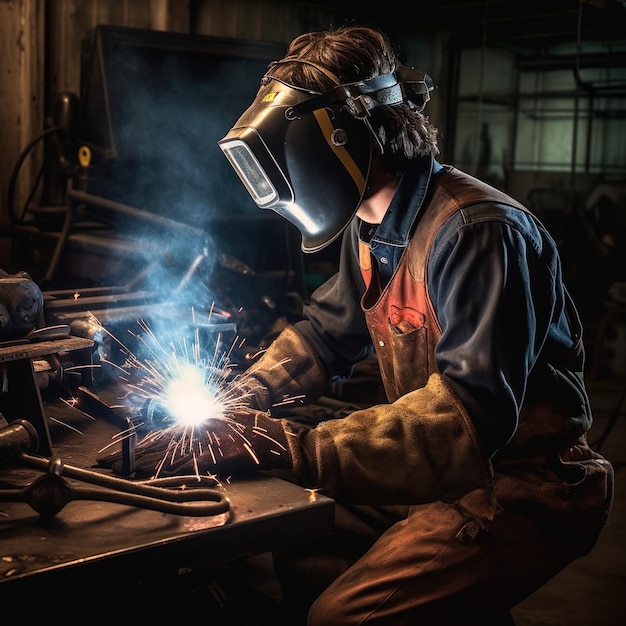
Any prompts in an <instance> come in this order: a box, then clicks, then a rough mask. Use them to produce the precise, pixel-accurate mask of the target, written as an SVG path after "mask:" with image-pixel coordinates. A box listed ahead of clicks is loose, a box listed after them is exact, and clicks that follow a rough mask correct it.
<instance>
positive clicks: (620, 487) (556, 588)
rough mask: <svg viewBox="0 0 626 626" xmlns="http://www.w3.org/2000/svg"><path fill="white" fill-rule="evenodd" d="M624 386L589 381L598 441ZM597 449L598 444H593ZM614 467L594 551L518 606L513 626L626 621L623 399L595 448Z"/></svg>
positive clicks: (593, 436) (613, 625) (616, 625)
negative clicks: (606, 512) (608, 503)
mask: <svg viewBox="0 0 626 626" xmlns="http://www.w3.org/2000/svg"><path fill="white" fill-rule="evenodd" d="M624 384H625V382H622V381H620V382H614V381H605V380H597V381H591V382H589V383H588V389H589V396H590V399H591V403H592V407H593V411H594V417H595V422H594V427H593V429H592V430H591V433H590V437H589V441H590V442H592V443H594V442H596V441H598V440H599V439H600V438H601V437H602V436H603V435H604V433H605V430H606V427H607V424H608V423H609V420H611V417H612V415H613V414H614V413H615V412H616V409H617V407H620V398H621V393H622V390H623V388H624V387H623V385H624ZM595 448H596V449H598V447H597V446H595ZM599 451H600V452H601V453H602V454H603V455H604V456H605V457H606V458H607V459H608V460H609V461H611V463H612V464H613V466H614V469H615V499H614V502H613V508H612V510H611V514H610V517H609V521H608V524H607V526H606V527H605V529H604V532H603V533H602V535H601V536H600V539H599V541H598V543H597V544H596V546H595V547H594V549H593V550H592V551H591V552H590V554H589V555H587V556H586V557H584V558H582V559H579V560H578V561H576V562H574V563H572V564H571V565H570V566H569V567H568V568H566V569H565V570H563V571H562V572H561V573H560V574H559V575H558V576H556V577H555V578H553V579H552V580H551V581H550V582H549V583H548V584H546V585H545V586H544V587H543V588H542V589H540V590H539V591H537V592H536V593H535V594H533V595H532V596H531V597H529V598H528V599H526V600H525V601H524V602H522V603H521V604H520V605H518V606H517V607H516V608H515V609H514V611H513V616H514V618H515V624H516V626H621V625H622V624H624V623H626V480H625V478H624V473H625V472H626V469H624V464H625V463H626V400H625V401H624V402H623V403H621V408H620V410H619V413H618V417H617V418H616V419H615V422H614V425H613V426H612V428H611V429H610V431H609V433H608V436H606V438H605V441H604V444H603V445H602V446H601V447H600V450H599Z"/></svg>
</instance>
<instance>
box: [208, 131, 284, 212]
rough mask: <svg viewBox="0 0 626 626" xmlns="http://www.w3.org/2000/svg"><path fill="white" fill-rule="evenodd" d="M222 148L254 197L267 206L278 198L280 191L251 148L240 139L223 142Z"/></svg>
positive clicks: (256, 200) (259, 203) (260, 204)
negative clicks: (277, 190) (278, 191)
mask: <svg viewBox="0 0 626 626" xmlns="http://www.w3.org/2000/svg"><path fill="white" fill-rule="evenodd" d="M220 148H221V149H222V151H223V152H224V154H225V155H226V158H227V159H228V160H229V161H230V164H231V165H232V166H233V168H234V170H235V171H236V172H237V174H238V176H239V178H241V181H242V182H243V184H244V185H245V187H246V189H247V190H248V193H249V194H250V195H251V196H252V199H253V200H254V201H255V202H256V203H257V204H258V205H259V206H260V207H262V206H265V205H266V204H269V203H270V202H273V201H274V200H276V199H277V198H278V193H277V192H276V189H275V188H274V185H272V183H271V181H270V179H269V178H268V177H267V175H266V174H265V171H264V170H263V168H262V167H261V165H260V163H259V162H258V161H257V159H256V157H255V156H254V154H252V152H251V150H250V148H249V147H248V146H247V145H246V144H245V143H244V142H243V141H240V140H238V139H236V140H233V141H229V142H225V143H221V144H220Z"/></svg>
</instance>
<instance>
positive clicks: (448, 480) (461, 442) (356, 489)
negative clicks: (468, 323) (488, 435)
mask: <svg viewBox="0 0 626 626" xmlns="http://www.w3.org/2000/svg"><path fill="white" fill-rule="evenodd" d="M288 441H289V445H290V447H291V456H292V459H293V468H294V469H293V471H294V475H295V476H296V479H297V480H298V482H299V483H300V484H303V485H304V486H306V487H312V488H318V489H319V490H320V492H321V493H324V494H325V495H329V496H331V497H334V498H339V499H342V500H343V501H348V502H352V503H356V504H359V503H369V504H372V503H375V504H392V503H395V504H398V503H400V504H417V503H420V502H430V501H433V500H437V499H442V500H453V499H454V498H457V497H459V496H460V495H462V494H464V493H467V492H468V491H470V490H472V489H475V488H478V487H481V486H485V485H487V484H489V483H490V482H491V480H492V470H491V464H490V463H489V460H488V458H487V456H486V455H485V453H484V451H483V449H482V446H481V444H480V442H479V438H478V435H477V433H476V430H475V428H474V426H473V424H472V422H471V420H470V419H469V417H468V415H467V413H466V411H465V409H464V407H463V406H462V405H461V403H460V402H459V401H458V399H457V398H456V397H455V396H454V394H453V393H452V392H451V391H450V390H449V389H448V387H447V386H446V385H445V383H444V382H443V379H442V378H441V377H440V376H439V375H433V376H431V378H430V379H429V382H428V384H427V385H426V387H424V388H422V389H418V390H416V391H413V392H411V393H409V394H406V395H405V396H403V397H402V398H400V399H399V400H397V401H396V402H394V403H391V404H384V405H377V406H374V407H370V408H367V409H363V410H359V411H355V412H354V413H352V414H350V415H349V416H348V417H346V418H343V419H341V420H329V421H328V422H324V423H322V424H320V425H319V426H318V427H317V428H315V429H312V430H309V431H301V432H300V433H299V434H298V435H297V437H294V436H293V435H292V437H290V438H288ZM451 442H452V445H451Z"/></svg>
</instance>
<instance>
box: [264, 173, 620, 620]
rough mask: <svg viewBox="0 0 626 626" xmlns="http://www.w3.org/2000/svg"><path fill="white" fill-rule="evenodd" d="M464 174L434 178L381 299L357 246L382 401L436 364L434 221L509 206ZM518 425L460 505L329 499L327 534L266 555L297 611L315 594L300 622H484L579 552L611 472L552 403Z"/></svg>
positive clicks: (601, 515) (605, 502)
mask: <svg viewBox="0 0 626 626" xmlns="http://www.w3.org/2000/svg"><path fill="white" fill-rule="evenodd" d="M467 180H468V179H467V178H466V175H464V174H461V173H460V172H458V171H456V170H453V171H452V172H446V173H444V174H442V176H441V177H440V178H439V180H438V181H437V183H436V187H435V192H434V196H433V198H432V200H431V202H430V204H429V206H428V208H427V209H426V211H425V213H424V215H425V217H427V218H428V219H426V220H425V219H423V220H422V221H421V222H420V224H418V227H417V230H416V232H415V234H414V236H413V237H412V240H411V243H410V244H409V248H408V249H407V252H406V253H405V255H404V257H403V260H402V261H401V265H400V267H399V268H398V270H397V271H396V273H395V274H394V277H393V278H392V281H391V282H390V284H389V285H388V286H387V287H386V289H385V290H384V291H383V292H382V293H381V289H380V285H379V284H378V282H377V279H376V274H375V271H374V267H373V264H372V263H371V262H370V257H369V249H368V248H367V246H365V244H363V247H362V254H361V266H362V271H363V275H364V278H365V281H366V285H368V289H367V291H366V293H365V295H364V297H363V308H364V311H365V314H366V318H367V321H368V326H369V328H370V332H371V334H372V339H373V341H374V345H375V346H376V350H377V354H378V357H379V363H380V369H381V376H382V378H383V382H384V385H385V390H386V393H387V396H388V399H389V401H390V402H392V401H393V400H395V399H396V398H398V397H400V396H402V395H404V394H405V393H407V392H408V391H411V390H413V389H415V388H417V387H420V386H423V385H425V384H426V382H427V380H428V378H429V376H430V375H431V374H433V373H434V372H436V364H435V359H434V347H435V344H436V342H437V340H438V338H439V336H440V333H441V330H440V327H439V324H438V322H437V318H436V316H435V314H434V311H433V309H432V305H431V303H430V300H429V298H428V295H427V288H426V283H425V280H424V276H425V264H426V259H427V258H428V251H429V249H430V243H431V242H432V238H433V236H434V234H435V233H436V232H437V230H438V228H439V226H440V225H441V224H442V223H443V221H445V219H446V218H447V217H448V216H449V215H451V213H452V212H453V211H456V210H458V208H459V207H460V206H462V204H464V203H467V202H471V201H474V200H480V201H483V200H496V201H501V202H503V201H504V202H506V203H507V204H513V205H514V206H519V205H518V204H517V203H515V202H514V201H513V200H511V199H510V198H508V197H507V196H504V194H500V192H495V193H494V190H491V188H488V187H486V186H483V185H482V184H481V183H479V182H478V181H476V180H475V179H471V181H470V185H466V182H467ZM549 391H550V392H551V393H553V390H552V389H550V390H549ZM575 412H576V411H575ZM520 426H521V427H520V430H519V432H518V434H517V435H516V436H515V437H514V438H513V439H512V441H511V442H510V443H509V444H508V445H507V447H506V448H504V449H503V450H502V451H501V453H499V454H498V456H497V457H496V458H494V459H493V470H494V482H493V485H491V486H489V487H487V488H481V489H477V490H475V491H472V492H470V493H467V494H466V495H465V496H464V497H463V498H461V499H460V500H458V501H455V502H443V501H436V502H432V503H428V504H421V505H417V506H408V507H404V506H399V507H363V506H361V507H344V506H342V505H341V504H339V503H337V504H336V523H335V527H336V532H335V533H334V534H333V536H332V537H330V538H328V539H324V540H319V541H316V542H314V543H313V544H311V545H309V546H303V547H302V548H301V549H300V552H299V554H296V553H294V552H292V553H291V556H290V557H289V558H288V559H285V558H284V557H279V558H278V559H277V562H276V565H277V573H278V574H279V578H280V579H281V584H283V589H284V591H285V594H286V598H290V599H292V600H294V601H295V602H299V603H300V604H301V605H302V606H307V602H308V603H310V602H313V601H314V598H315V597H316V596H318V597H317V600H315V601H314V604H313V606H312V608H311V610H310V613H309V616H308V624H309V625H310V626H321V625H326V624H327V625H329V626H331V625H332V626H337V625H338V624H341V625H342V626H347V625H350V624H390V625H393V626H402V625H404V624H407V625H408V624H411V625H415V624H441V623H458V624H476V625H477V626H478V625H480V626H485V625H486V624H488V623H489V620H490V619H491V617H490V616H493V615H497V614H499V613H502V612H506V611H508V610H509V609H510V608H511V607H513V606H515V605H516V604H517V603H519V602H520V601H521V600H523V599H524V598H526V597H527V596H528V595H530V594H532V593H533V592H534V591H535V590H537V589H538V588H539V587H541V586H542V585H543V584H544V583H545V582H546V581H548V580H549V579H550V578H552V577H553V576H554V575H555V574H556V573H558V572H559V571H560V570H561V569H563V568H564V567H565V566H566V565H567V564H569V563H570V562H571V561H573V560H574V559H576V558H578V557H580V556H582V555H585V554H587V553H588V552H589V551H590V550H591V548H592V547H593V546H594V544H595V542H596V540H597V538H598V536H599V534H600V531H601V529H602V528H603V526H604V524H605V522H606V519H607V516H608V513H609V509H610V505H611V501H612V480H613V470H612V467H611V466H610V464H609V463H608V462H607V461H606V460H605V459H603V458H602V457H601V456H600V455H599V454H597V453H595V452H593V451H592V450H590V448H589V447H588V445H587V443H586V439H585V435H584V433H582V432H575V433H573V434H572V429H571V419H570V415H568V414H567V411H564V410H563V409H562V408H560V405H559V404H558V403H556V402H554V400H553V399H552V398H545V399H542V398H537V399H536V401H533V403H532V404H528V405H526V406H524V408H523V411H522V415H521V416H520ZM561 440H562V443H561V445H556V446H555V445H554V444H553V443H550V444H549V445H548V444H547V443H545V445H542V443H544V442H548V441H550V442H554V441H561ZM398 462H399V463H401V462H402V460H401V459H398ZM303 623H304V622H303Z"/></svg>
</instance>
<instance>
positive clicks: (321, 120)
mask: <svg viewBox="0 0 626 626" xmlns="http://www.w3.org/2000/svg"><path fill="white" fill-rule="evenodd" d="M313 115H315V119H316V120H317V123H318V124H319V126H320V128H321V129H322V134H323V135H324V138H325V139H326V143H327V144H328V145H329V147H330V149H331V150H332V151H333V152H334V153H335V154H336V155H337V158H338V159H339V160H340V161H341V163H342V164H343V166H344V167H345V168H346V170H347V172H348V173H349V174H350V176H351V177H352V180H354V184H355V185H356V186H357V189H358V190H359V193H363V190H364V189H365V178H364V177H363V173H362V172H361V170H360V169H359V168H358V166H357V164H356V163H355V162H354V160H353V158H352V157H351V156H350V153H349V152H348V151H347V150H346V148H345V147H344V146H338V145H336V144H335V143H333V141H332V139H331V137H332V133H333V130H334V128H333V124H332V122H331V121H330V117H329V115H328V112H327V111H326V109H317V110H316V111H313Z"/></svg>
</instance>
